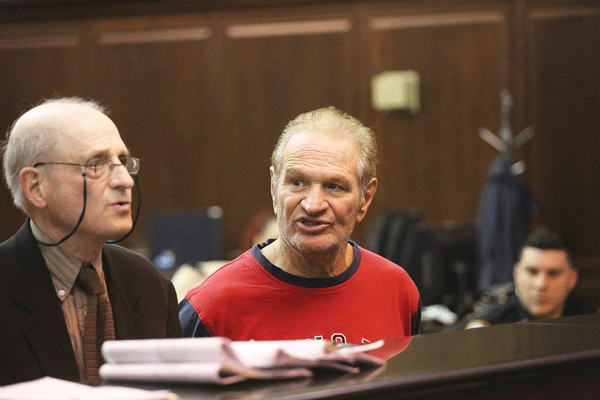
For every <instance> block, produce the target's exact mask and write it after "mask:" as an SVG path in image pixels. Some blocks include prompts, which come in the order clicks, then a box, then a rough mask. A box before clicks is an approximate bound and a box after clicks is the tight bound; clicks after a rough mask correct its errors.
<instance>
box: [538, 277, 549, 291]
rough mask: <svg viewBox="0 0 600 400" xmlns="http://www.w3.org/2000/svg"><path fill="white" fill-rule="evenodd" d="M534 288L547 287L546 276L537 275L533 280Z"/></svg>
mask: <svg viewBox="0 0 600 400" xmlns="http://www.w3.org/2000/svg"><path fill="white" fill-rule="evenodd" d="M535 286H536V288H538V289H545V288H546V287H548V276H547V275H546V274H539V275H538V276H536V278H535Z"/></svg>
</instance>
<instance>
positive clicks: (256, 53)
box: [0, 0, 600, 267]
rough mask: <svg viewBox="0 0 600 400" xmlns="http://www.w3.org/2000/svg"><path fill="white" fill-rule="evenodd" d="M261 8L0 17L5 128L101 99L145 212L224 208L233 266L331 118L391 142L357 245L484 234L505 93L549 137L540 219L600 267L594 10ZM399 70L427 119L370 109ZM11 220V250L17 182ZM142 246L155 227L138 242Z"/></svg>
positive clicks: (540, 180) (534, 182)
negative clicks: (395, 216)
mask: <svg viewBox="0 0 600 400" xmlns="http://www.w3.org/2000/svg"><path fill="white" fill-rule="evenodd" d="M123 3H126V2H123ZM142 3H143V4H142ZM249 3H252V2H240V7H235V5H232V4H231V2H228V3H227V8H223V9H219V7H218V6H216V5H214V7H213V9H210V10H206V9H205V8H202V7H201V6H198V7H197V8H196V9H194V7H193V6H192V5H190V3H189V2H181V1H173V2H172V6H171V8H169V6H166V5H165V3H164V2H154V3H153V2H141V3H140V4H142V5H139V6H138V7H137V8H136V7H134V6H124V5H122V6H121V7H120V8H119V7H115V8H114V11H112V12H111V8H110V7H111V6H110V5H109V4H106V5H104V6H102V5H98V4H96V5H93V6H91V5H90V6H89V7H92V9H89V8H87V11H86V12H85V13H86V14H85V16H86V18H85V19H77V18H75V16H74V15H71V14H69V13H65V11H64V6H63V8H62V9H61V8H60V7H58V8H56V7H54V8H53V6H52V5H50V4H48V5H46V6H45V8H44V6H43V5H41V6H37V8H36V9H35V10H36V11H35V12H36V13H38V14H35V13H34V14H32V13H31V12H30V13H26V12H25V11H24V10H26V8H23V7H18V6H14V5H10V4H9V5H5V6H2V7H3V8H4V11H7V12H10V13H9V14H5V15H11V20H10V21H9V20H8V19H2V20H1V21H0V82H2V84H1V85H0V126H2V127H8V126H9V125H10V124H11V123H12V121H13V120H14V119H15V118H16V117H17V116H18V115H19V114H20V113H21V112H22V111H24V110H26V109H28V108H30V106H31V105H32V104H35V103H37V102H39V101H40V100H41V99H42V98H47V97H52V96H59V95H60V96H70V95H78V96H83V97H87V98H93V99H96V100H99V101H100V102H101V103H103V104H105V105H107V106H108V107H109V108H110V110H111V114H110V115H111V117H112V118H113V120H114V121H115V123H116V124H117V126H118V127H119V129H120V131H121V134H122V136H123V138H124V140H125V142H126V143H127V145H128V146H129V147H130V150H131V151H132V153H133V154H134V155H136V156H138V157H139V158H141V159H142V169H141V172H140V177H139V179H140V184H141V190H142V197H143V214H142V215H143V216H144V215H145V214H146V213H147V212H148V210H150V209H152V208H190V207H209V206H211V205H219V206H221V207H222V208H223V210H224V216H223V218H224V224H225V225H224V241H225V242H224V249H225V252H224V254H223V256H224V257H228V256H230V255H231V254H232V253H234V252H235V251H236V250H237V249H238V244H239V241H240V233H241V232H242V230H243V228H244V226H245V224H246V223H247V221H248V220H249V219H250V218H251V217H252V215H253V214H254V213H255V212H257V211H258V210H260V209H262V208H263V207H265V206H269V205H270V194H269V172H268V167H269V158H270V154H271V151H272V148H273V146H274V144H275V141H276V139H277V137H278V136H279V134H280V132H281V130H282V129H283V127H284V126H285V124H286V123H287V122H288V121H289V120H291V119H292V118H294V117H295V116H296V115H298V114H299V113H301V112H304V111H308V110H311V109H315V108H318V107H322V106H328V105H333V106H336V107H338V108H340V109H343V110H344V111H347V112H349V113H350V114H352V115H354V116H356V117H358V118H359V119H361V120H362V121H363V122H364V123H366V124H367V125H369V126H371V127H372V128H373V129H374V130H375V132H376V135H377V139H378V142H379V145H380V159H381V161H380V165H379V170H378V175H379V180H380V185H379V189H378V193H377V195H376V198H375V201H374V203H373V205H372V208H371V210H370V212H369V215H368V217H367V218H366V220H365V221H364V222H363V223H362V224H361V225H360V226H359V227H358V228H357V230H356V232H355V235H354V237H355V239H356V240H357V241H358V242H359V243H363V242H364V238H365V236H366V233H367V230H368V227H369V224H370V223H371V222H372V220H373V218H374V217H375V215H376V214H377V213H378V212H379V211H380V210H381V209H382V208H383V207H402V208H416V209H419V210H421V211H422V212H423V214H424V217H425V221H426V222H427V223H432V224H433V223H440V222H443V221H459V222H462V221H472V220H473V219H474V217H475V213H476V209H477V205H478V202H479V196H480V192H481V189H482V187H483V184H484V182H485V178H486V174H487V170H488V168H489V166H490V163H491V161H492V160H493V159H494V157H495V156H496V151H495V150H494V149H493V148H492V147H491V146H489V145H488V144H487V143H485V142H484V141H483V140H482V139H480V138H479V136H478V134H477V133H478V131H479V129H480V128H481V127H485V128H487V129H489V130H491V131H492V132H495V133H499V129H500V119H501V116H500V92H501V90H502V89H503V88H508V89H509V90H510V91H511V93H512V94H513V97H514V100H515V106H514V107H513V110H512V111H513V132H514V133H515V134H516V133H518V132H520V131H521V130H522V129H524V128H525V127H526V126H529V125H531V126H532V127H533V128H534V130H535V137H534V139H533V140H531V141H530V142H528V143H527V144H525V145H524V146H523V148H522V149H521V150H520V151H519V152H518V153H517V159H518V160H524V161H525V163H526V165H527V170H526V172H525V174H524V175H523V179H524V180H525V181H526V182H527V183H528V184H529V185H530V187H531V188H532V191H533V192H534V194H535V195H536V197H537V198H538V201H539V202H540V206H541V207H540V209H541V213H540V215H539V217H538V218H537V219H536V220H535V221H534V223H536V224H537V223H548V224H550V225H551V226H553V227H555V228H557V229H561V230H563V231H565V232H566V233H567V234H568V236H569V239H570V240H571V242H573V244H574V250H575V254H576V256H577V257H578V259H580V260H581V262H582V263H583V264H586V265H588V266H594V267H595V266H597V265H599V264H600V262H599V260H600V189H599V188H600V160H599V158H600V148H599V146H600V98H599V96H600V42H599V40H598V38H599V37H600V35H599V34H600V32H598V30H599V29H600V28H599V26H600V6H599V5H598V4H597V3H596V2H582V1H579V2H577V1H551V2H550V1H545V2H532V1H525V0H522V1H517V0H515V1H508V0H507V1H491V0H490V1H465V0H463V1H460V0H456V1H450V0H449V1H427V2H422V1H419V2H416V1H408V0H407V1H382V2H370V1H369V2H364V1H353V2H339V1H335V2H333V1H332V2H322V3H319V4H313V3H314V2H311V1H305V2H302V1H297V2H282V3H281V4H280V5H270V6H267V5H265V4H263V3H265V2H258V1H257V2H256V5H257V6H256V7H249V6H248V4H249ZM273 3H276V2H273ZM178 5H179V6H178ZM242 5H243V6H242ZM93 7H96V10H95V11H94V8H93ZM124 7H125V8H124ZM125 9H126V10H127V12H122V11H123V10H125ZM44 10H45V11H46V12H47V13H46V14H44V16H42V13H43V11H44ZM53 10H54V11H53ZM90 10H91V11H90ZM19 13H22V14H21V16H22V18H23V20H24V21H23V22H14V21H15V18H18V15H19ZM94 14H97V15H101V16H102V17H101V18H100V17H94ZM44 19H45V21H42V20H44ZM388 70H416V71H418V73H419V75H420V79H421V111H420V112H419V113H417V114H414V115H403V114H397V113H381V112H379V111H376V110H374V109H373V107H372V106H371V97H370V96H371V91H370V82H371V78H372V77H373V76H374V75H376V74H378V73H380V72H383V71H388ZM0 213H1V214H3V215H5V216H6V217H5V218H4V221H6V222H3V223H2V228H1V229H0V240H4V239H6V238H8V237H9V236H10V235H11V234H12V233H13V232H14V231H16V229H17V228H18V226H19V225H20V223H21V222H22V221H23V216H22V215H21V214H20V213H19V211H17V210H16V209H15V208H14V207H13V206H12V205H11V201H10V196H9V194H8V191H7V190H6V189H5V188H4V187H3V188H1V189H0ZM145 239H146V238H145V236H144V229H143V218H142V224H141V225H140V227H139V228H138V229H137V230H136V232H135V234H134V235H133V237H132V239H131V240H130V241H129V243H128V244H129V245H132V246H133V245H139V244H140V243H144V241H145Z"/></svg>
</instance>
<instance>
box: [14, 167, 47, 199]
mask: <svg viewBox="0 0 600 400" xmlns="http://www.w3.org/2000/svg"><path fill="white" fill-rule="evenodd" d="M19 182H21V188H22V189H23V193H24V194H25V197H26V198H27V200H29V202H30V203H31V204H32V205H33V206H34V207H37V208H43V207H46V197H45V190H44V185H43V179H42V176H41V174H40V171H39V170H38V169H37V168H33V167H26V168H23V169H22V170H21V172H19Z"/></svg>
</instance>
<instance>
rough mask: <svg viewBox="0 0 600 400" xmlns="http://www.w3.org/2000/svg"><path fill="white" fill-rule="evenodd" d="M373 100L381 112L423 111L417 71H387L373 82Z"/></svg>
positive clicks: (374, 78) (374, 105) (412, 112)
mask: <svg viewBox="0 0 600 400" xmlns="http://www.w3.org/2000/svg"><path fill="white" fill-rule="evenodd" d="M371 96H372V98H371V100H372V104H373V107H374V108H375V109H376V110H379V111H407V112H410V113H411V114H414V113H417V112H419V110H420V109H421V95H420V88H419V73H418V72H416V71H386V72H382V73H380V74H379V75H376V76H374V77H373V79H372V80H371Z"/></svg>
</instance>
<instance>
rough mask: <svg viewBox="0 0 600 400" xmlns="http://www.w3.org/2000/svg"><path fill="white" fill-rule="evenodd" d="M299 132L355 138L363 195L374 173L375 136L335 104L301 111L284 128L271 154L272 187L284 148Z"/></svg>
mask: <svg viewBox="0 0 600 400" xmlns="http://www.w3.org/2000/svg"><path fill="white" fill-rule="evenodd" d="M302 132H319V133H323V134H326V135H335V136H338V137H342V138H343V137H350V138H352V139H354V142H355V143H356V145H357V147H358V150H359V152H360V156H359V159H358V165H357V173H358V178H359V185H360V193H361V198H362V196H363V195H364V192H365V190H366V188H367V185H368V184H369V182H370V181H371V179H372V178H375V176H376V175H377V142H376V141H375V135H374V133H373V131H372V130H371V129H370V128H368V127H366V126H364V125H363V124H362V123H361V122H360V121H359V120H357V119H356V118H354V117H352V116H350V115H348V114H346V113H344V112H342V111H340V110H338V109H336V108H335V107H325V108H320V109H318V110H314V111H309V112H307V113H304V114H300V115H299V116H297V117H296V118H294V119H293V120H292V121H290V122H289V123H288V124H287V126H286V127H285V128H284V130H283V132H282V134H281V136H279V139H278V140H277V144H276V145H275V149H274V150H273V154H272V156H271V166H272V167H273V177H274V182H275V188H276V185H277V182H278V180H279V174H280V172H281V168H282V163H283V151H284V149H285V147H286V145H287V143H288V142H289V140H290V138H291V137H292V136H294V135H295V134H297V133H302Z"/></svg>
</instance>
